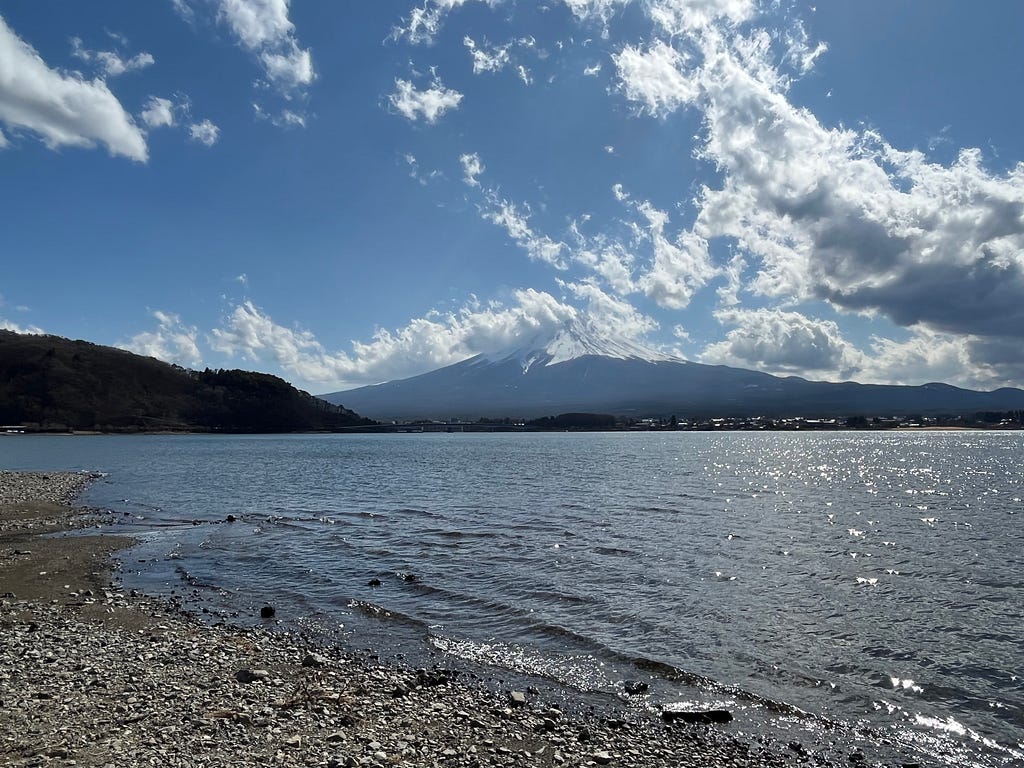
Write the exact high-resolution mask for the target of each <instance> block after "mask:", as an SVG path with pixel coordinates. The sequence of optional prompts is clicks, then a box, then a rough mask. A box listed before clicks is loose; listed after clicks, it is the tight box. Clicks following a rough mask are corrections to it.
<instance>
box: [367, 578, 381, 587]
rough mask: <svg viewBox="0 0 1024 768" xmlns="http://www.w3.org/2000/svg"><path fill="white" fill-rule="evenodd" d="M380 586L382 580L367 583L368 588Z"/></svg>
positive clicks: (371, 580) (372, 580)
mask: <svg viewBox="0 0 1024 768" xmlns="http://www.w3.org/2000/svg"><path fill="white" fill-rule="evenodd" d="M380 584H381V582H380V579H370V580H369V581H368V582H366V586H368V587H379V586H380Z"/></svg>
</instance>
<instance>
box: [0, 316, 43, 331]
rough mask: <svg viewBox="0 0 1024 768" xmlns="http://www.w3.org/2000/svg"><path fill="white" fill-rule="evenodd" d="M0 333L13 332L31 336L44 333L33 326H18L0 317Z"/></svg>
mask: <svg viewBox="0 0 1024 768" xmlns="http://www.w3.org/2000/svg"><path fill="white" fill-rule="evenodd" d="M0 331H13V332H14V333H26V334H31V335H40V334H43V333H46V331H44V330H43V329H42V328H38V327H36V326H34V325H18V324H17V323H14V322H11V321H10V320H5V319H4V318H2V317H0Z"/></svg>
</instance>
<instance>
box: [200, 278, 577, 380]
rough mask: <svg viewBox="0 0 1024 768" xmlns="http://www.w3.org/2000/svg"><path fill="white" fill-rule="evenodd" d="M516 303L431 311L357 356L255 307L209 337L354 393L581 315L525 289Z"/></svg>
mask: <svg viewBox="0 0 1024 768" xmlns="http://www.w3.org/2000/svg"><path fill="white" fill-rule="evenodd" d="M513 298H514V303H512V304H511V305H509V306H505V305H503V304H501V303H498V302H491V303H489V304H487V305H480V304H479V303H477V302H475V301H473V302H470V303H468V304H467V305H465V306H463V307H462V308H461V309H459V310H457V311H454V312H431V313H430V314H428V315H427V316H426V317H423V318H416V319H414V320H412V321H410V322H409V323H408V324H407V325H406V326H404V327H402V328H398V329H395V330H384V329H381V330H378V331H377V332H376V333H375V334H374V336H373V339H372V340H371V341H369V342H359V341H353V342H352V345H351V352H342V351H338V352H331V351H329V350H328V349H326V348H325V347H324V346H323V345H322V344H321V343H320V342H319V341H318V340H317V339H316V337H315V336H314V335H313V334H312V333H311V332H309V331H308V330H304V329H301V328H288V327H285V326H282V325H279V324H277V323H275V322H274V320H273V319H272V318H271V317H270V316H269V315H268V314H266V313H265V312H264V311H263V310H261V309H260V308H259V307H257V306H256V305H254V304H253V303H252V302H248V301H247V302H244V303H242V304H240V305H238V306H237V307H235V309H234V310H233V311H232V312H231V314H230V315H229V316H228V317H227V318H225V321H224V323H223V325H222V327H220V328H217V329H215V330H214V331H213V332H212V333H211V334H210V339H209V341H210V345H211V347H212V348H213V349H214V350H216V351H218V352H221V353H224V354H227V355H239V356H241V357H243V358H245V359H247V360H250V361H260V362H273V363H275V364H277V365H279V366H281V367H282V368H284V369H285V370H287V371H289V372H290V373H292V374H294V375H295V376H297V377H299V378H301V379H302V380H304V381H307V382H311V383H315V384H318V385H321V386H324V387H327V386H330V387H343V386H344V387H349V386H359V385H361V384H372V383H377V382H381V381H388V380H391V379H396V378H403V377H406V376H412V375H415V374H417V373H423V372H425V371H429V370H433V369H435V368H438V367H441V366H444V365H450V364H452V363H456V362H459V361H460V360H465V359H467V358H469V357H472V356H474V355H477V354H485V353H494V352H498V351H501V350H505V349H510V348H514V347H516V346H518V345H519V344H521V343H522V342H523V341H524V340H529V339H533V338H535V337H536V336H537V335H538V334H540V333H547V332H553V331H554V330H555V329H557V328H559V327H561V326H562V325H564V324H565V323H566V322H569V321H571V320H573V319H574V318H576V317H577V314H578V311H577V310H576V309H575V308H574V307H572V306H570V305H567V304H564V303H562V302H560V301H558V300H557V299H555V298H554V297H553V296H551V295H550V294H548V293H544V292H541V291H536V290H533V289H526V290H522V291H517V292H516V293H515V294H514V297H513Z"/></svg>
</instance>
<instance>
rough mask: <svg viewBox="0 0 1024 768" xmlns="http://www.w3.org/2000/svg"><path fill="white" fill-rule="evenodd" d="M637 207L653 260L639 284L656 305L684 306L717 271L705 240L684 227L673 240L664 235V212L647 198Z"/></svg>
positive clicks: (665, 219) (668, 306) (673, 307)
mask: <svg viewBox="0 0 1024 768" xmlns="http://www.w3.org/2000/svg"><path fill="white" fill-rule="evenodd" d="M637 209H638V210H639V211H640V213H642V214H643V215H644V216H645V217H646V219H647V222H648V236H649V237H650V240H651V244H652V247H653V250H654V261H653V264H652V265H651V267H650V269H649V270H648V271H647V273H646V274H644V275H643V277H642V278H641V279H640V282H639V284H640V287H641V288H642V289H643V291H644V293H646V294H647V296H648V297H650V298H651V299H653V300H654V301H655V302H656V303H657V304H658V305H659V306H662V307H665V308H667V309H684V308H686V307H687V306H688V305H689V303H690V300H691V299H692V298H693V295H694V294H695V293H696V292H697V291H698V290H700V289H701V288H702V287H703V286H704V285H705V284H706V283H707V282H708V281H709V280H710V279H711V278H713V277H715V275H717V274H718V270H717V269H715V267H714V266H713V265H712V264H711V259H710V257H709V255H708V243H707V241H706V240H705V239H704V238H703V237H701V236H700V235H697V234H694V233H693V232H685V231H684V232H682V233H680V235H679V236H678V238H677V239H676V241H675V242H674V243H673V242H671V241H670V240H669V239H668V238H667V237H666V236H665V227H666V225H667V224H668V214H667V213H665V212H664V211H659V210H658V209H656V208H655V207H654V206H653V205H651V204H650V203H648V202H643V203H640V204H639V205H638V206H637Z"/></svg>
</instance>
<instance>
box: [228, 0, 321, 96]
mask: <svg viewBox="0 0 1024 768" xmlns="http://www.w3.org/2000/svg"><path fill="white" fill-rule="evenodd" d="M289 4H290V3H289V0H218V6H219V18H220V19H221V20H222V21H224V22H225V23H226V24H227V25H228V26H229V27H230V28H231V30H232V32H234V33H235V35H236V36H237V37H238V40H239V42H241V44H242V45H243V46H244V47H245V48H246V49H248V50H249V51H250V52H252V53H253V54H255V55H256V57H257V58H258V59H259V61H260V63H261V64H262V65H263V70H264V72H266V74H267V78H268V80H269V81H270V83H271V84H272V85H274V86H275V87H277V88H278V89H280V90H281V91H282V92H283V93H284V94H285V95H289V94H291V93H292V92H294V91H296V90H299V89H302V88H304V87H306V86H308V85H310V84H311V83H312V82H313V80H314V79H315V78H316V72H315V70H314V68H313V56H312V53H311V52H310V50H309V49H308V48H302V47H301V46H300V45H299V42H298V39H297V38H296V36H295V25H294V24H293V23H292V21H291V20H290V19H289V18H288V10H289Z"/></svg>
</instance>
